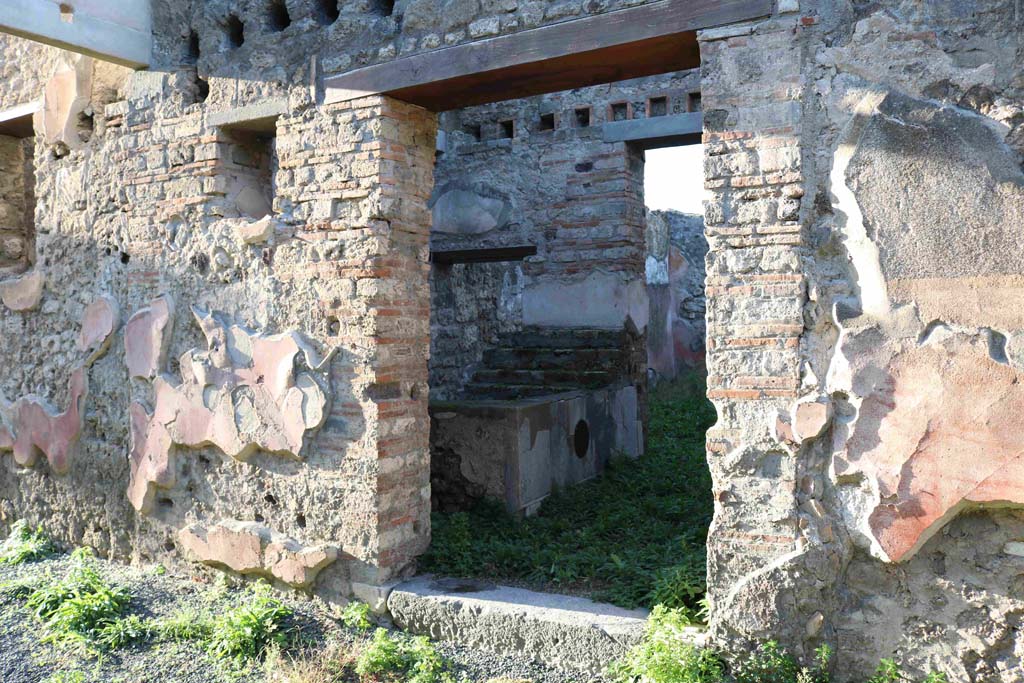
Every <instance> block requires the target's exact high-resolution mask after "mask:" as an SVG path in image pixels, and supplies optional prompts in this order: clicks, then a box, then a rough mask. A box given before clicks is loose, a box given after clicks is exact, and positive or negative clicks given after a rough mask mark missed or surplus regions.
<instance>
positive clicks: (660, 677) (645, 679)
mask: <svg viewBox="0 0 1024 683" xmlns="http://www.w3.org/2000/svg"><path fill="white" fill-rule="evenodd" d="M688 626H690V620H689V618H688V615H687V614H686V613H685V612H684V611H682V610H671V609H668V608H666V607H663V606H661V605H659V606H658V607H655V608H654V611H653V612H652V613H651V617H650V619H649V620H648V622H647V632H646V634H645V635H644V639H643V641H642V642H641V643H640V644H639V645H637V646H636V647H635V648H633V649H632V650H630V651H629V653H627V654H626V656H625V657H624V658H623V659H622V660H620V661H619V662H616V663H614V664H613V665H612V666H611V668H610V672H609V673H610V676H611V678H612V680H613V681H616V682H618V683H634V682H636V683H717V682H718V681H721V680H722V676H723V670H724V667H723V664H722V661H721V660H720V659H719V657H718V655H717V654H716V653H715V652H713V651H712V650H708V649H704V648H698V647H696V646H694V645H693V644H692V643H691V642H689V640H688V638H687V634H686V628H687V627H688Z"/></svg>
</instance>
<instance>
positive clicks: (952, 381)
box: [703, 2, 1024, 681]
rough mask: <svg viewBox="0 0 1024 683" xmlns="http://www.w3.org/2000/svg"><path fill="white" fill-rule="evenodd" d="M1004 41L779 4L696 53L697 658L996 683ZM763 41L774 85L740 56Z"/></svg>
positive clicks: (1009, 225) (1015, 109)
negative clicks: (703, 459) (734, 652)
mask: <svg viewBox="0 0 1024 683" xmlns="http://www.w3.org/2000/svg"><path fill="white" fill-rule="evenodd" d="M1022 19H1024V17H1022V16H1021V11H1020V7H1019V6H1018V5H1016V4H1015V3H1012V2H995V3H986V4H985V7H984V8H981V7H979V6H978V5H977V4H975V3H966V2H954V3H938V2H924V3H920V2H914V3H911V2H882V3H873V4H872V5H870V6H869V5H862V4H856V3H855V4H847V3H842V2H820V3H809V2H803V3H801V16H799V17H794V21H793V23H792V24H791V28H788V29H787V28H786V27H785V24H784V23H776V22H770V23H765V24H761V25H760V26H757V27H753V28H752V29H751V30H750V31H739V30H732V31H720V32H717V33H716V32H713V31H712V32H708V33H707V34H705V35H704V36H703V41H704V43H703V55H704V57H705V66H704V74H705V77H704V81H703V86H704V105H705V117H706V121H708V122H709V123H708V128H709V129H710V130H711V131H712V137H713V138H718V140H716V141H712V142H711V143H710V144H709V145H708V171H709V176H708V183H709V186H710V187H711V189H712V191H713V192H714V193H715V199H714V200H713V201H712V202H711V205H710V206H709V207H708V222H709V234H710V235H712V254H711V256H710V258H709V281H708V287H709V289H708V291H709V303H708V307H709V329H710V335H709V344H710V345H711V348H712V351H711V353H710V357H709V364H710V368H711V373H712V382H711V384H712V389H711V391H710V395H711V396H712V398H713V399H714V400H715V401H716V405H717V406H718V408H719V414H720V421H719V424H718V425H716V427H715V428H714V429H713V430H712V432H711V433H710V434H709V455H710V462H711V465H712V471H713V475H714V480H715V492H716V500H717V501H718V502H717V505H716V518H715V522H714V526H713V528H712V532H711V537H710V547H709V551H710V552H709V572H710V574H709V580H710V583H711V586H712V596H713V600H714V605H715V610H714V614H715V618H714V623H713V630H714V632H715V634H716V636H717V637H719V638H724V639H729V638H735V637H760V638H763V637H766V636H768V635H769V634H770V633H773V632H776V633H777V632H780V631H784V632H788V633H789V634H790V636H789V638H790V642H791V643H792V645H791V646H792V647H794V648H796V649H801V648H803V651H804V652H807V653H809V652H810V651H811V649H812V648H813V647H814V646H815V645H816V644H817V643H819V642H823V641H826V642H836V643H838V644H839V654H838V665H837V666H838V671H839V672H840V678H841V679H843V680H845V678H844V677H846V678H849V679H850V680H858V677H863V675H864V673H865V672H867V671H868V670H869V669H870V667H871V666H872V663H873V662H874V661H877V659H878V658H880V657H893V656H894V657H896V658H898V659H901V660H902V661H904V662H906V663H907V664H908V665H909V666H910V667H912V668H914V667H916V668H918V669H920V670H927V669H930V668H934V669H940V670H944V671H946V672H947V674H948V675H949V677H950V680H975V681H1008V680H1009V681H1017V680H1021V674H1020V672H1021V653H1022V645H1021V642H1020V639H1019V637H1017V636H1015V635H1014V631H1013V624H1014V623H1016V621H1017V620H1018V619H1019V614H1020V613H1021V611H1020V610H1021V608H1022V603H1021V602H1020V599H1019V586H1018V583H1019V579H1018V578H1017V574H1018V573H1019V563H1020V559H1019V556H1018V555H1016V554H1015V553H1016V549H1017V546H1016V545H1015V539H1016V538H1017V537H1020V536H1022V535H1024V527H1022V526H1021V523H1022V519H1024V518H1022V517H1021V514H1020V513H1019V512H1017V511H1016V508H1020V507H1022V505H1024V498H1022V496H1021V492H1020V491H1019V483H1018V482H1019V475H1016V474H1015V473H1016V472H1017V464H1016V461H1017V459H1019V457H1020V454H1021V448H1020V444H1015V443H1014V440H1015V439H1016V434H1017V433H1018V432H1019V431H1020V426H1021V425H1020V414H1021V408H1022V407H1024V401H1022V397H1021V396H1020V395H1019V393H1018V388H1017V387H1018V385H1019V381H1020V373H1021V366H1020V363H1019V360H1018V359H1017V358H1015V357H1014V356H1013V353H1012V351H1010V349H1013V348H1015V346H1016V345H1017V344H1018V343H1019V342H1017V341H1016V340H1017V339H1018V338H1019V336H1020V333H1021V325H1020V321H1019V319H1018V318H1019V316H1018V314H1017V313H1016V312H1015V311H1017V310H1018V309H1019V296H1020V274H1021V272H1022V270H1024V260H1022V259H1024V257H1022V254H1024V250H1022V248H1021V246H1022V245H1021V242H1020V234H1021V229H1020V226H1021V225H1024V214H1022V213H1021V199H1022V197H1024V195H1022V189H1024V184H1022V182H1021V158H1022V151H1024V148H1022V145H1021V137H1020V136H1021V133H1022V131H1024V127H1022V123H1024V116H1022V114H1021V112H1022V103H1021V101H1022V98H1021V95H1022V92H1021V84H1022V81H1021V72H1022V61H1021V54H1022V53H1021V47H1022V45H1021V42H1020V41H1021V38H1020V29H1021V26H1022ZM785 34H788V35H790V36H795V37H796V40H795V41H794V42H795V44H796V46H801V47H795V48H793V49H792V50H791V51H790V52H789V53H788V54H789V58H791V59H793V60H795V62H797V63H798V64H799V66H797V67H794V66H793V65H789V66H788V68H784V69H783V71H779V70H777V69H776V68H775V67H774V65H773V67H772V68H771V69H769V68H767V66H766V65H765V64H764V63H762V62H757V61H756V60H755V59H754V58H753V54H752V52H751V51H752V50H760V51H764V50H767V49H771V48H773V47H774V48H776V51H775V52H773V54H775V55H776V56H777V57H779V58H780V59H785V57H783V56H782V55H781V54H780V53H779V52H778V49H777V48H778V43H776V42H775V41H776V39H777V37H781V35H785ZM794 68H795V71H794V70H793V69H794ZM787 73H788V75H786V74H787ZM795 73H799V74H800V76H799V78H794V77H793V74H795ZM769 78H772V79H774V81H775V83H777V84H778V85H777V86H776V87H775V89H774V91H772V92H771V93H770V94H769V95H765V96H764V98H763V100H762V101H761V102H755V101H752V100H753V99H754V97H752V96H751V95H742V94H741V93H740V92H739V91H738V90H737V89H736V88H738V87H740V86H741V84H745V85H746V87H748V88H750V87H752V86H753V85H754V84H755V83H757V82H759V81H762V80H764V79H769ZM766 100H767V101H766ZM750 132H754V138H755V140H754V141H751V142H745V141H744V140H745V139H746V138H747V137H748V136H749V135H750ZM784 138H789V139H790V140H791V142H789V143H783V142H782V139H784ZM785 144H789V145H792V151H791V153H790V159H792V160H793V161H795V162H796V163H795V164H794V165H793V166H792V167H791V168H792V169H793V171H795V173H793V174H790V175H789V176H788V177H787V176H785V175H784V174H779V175H775V176H774V177H773V176H772V175H771V173H772V172H774V168H772V167H769V168H766V163H767V164H776V163H777V162H778V161H779V160H780V158H781V156H780V152H779V150H780V148H781V147H782V146H783V145H785ZM751 171H753V173H751ZM749 176H755V177H757V178H758V179H757V181H755V182H751V180H752V179H751V180H748V177H749ZM719 178H723V179H725V182H722V181H720V180H719ZM787 180H792V181H793V182H795V183H796V185H798V186H791V185H788V184H786V181H787ZM766 185H767V187H765V186H766ZM754 188H758V189H756V190H755V189H754ZM771 188H774V191H773V192H768V191H766V190H768V189H771ZM773 198H774V199H775V202H774V203H771V202H772V199H773ZM786 198H792V199H795V200H797V203H796V207H795V208H796V211H795V212H792V211H788V212H787V211H786V207H785V206H784V200H785V199H786ZM785 213H788V216H784V214H785ZM780 218H783V219H784V218H789V221H786V220H782V221H781V224H780V222H779V219H780ZM790 221H791V222H790ZM786 225H792V228H787V227H785V226H786ZM776 226H778V227H776ZM789 235H792V236H789ZM752 247H754V248H756V251H757V252H758V254H759V255H756V256H755V255H754V254H753V253H750V252H753V251H754V249H752ZM789 274H793V275H796V276H797V277H796V278H791V276H790V275H789ZM723 276H724V277H723ZM720 278H721V285H720V284H719V282H720ZM790 281H791V282H793V285H786V284H783V283H786V282H790ZM769 283H774V284H769ZM790 287H793V289H789V288H790ZM751 299H753V300H754V301H751ZM755 301H756V303H755ZM752 323H756V324H752ZM772 332H774V334H775V340H774V341H773V342H767V341H765V342H761V341H758V338H761V337H767V336H769V334H770V333H772ZM794 333H795V335H796V336H795V338H792V337H790V336H789V335H792V334H794ZM744 347H746V348H748V349H749V350H748V351H746V352H745V353H737V352H736V350H737V349H739V348H744ZM790 349H791V350H790ZM975 533H978V534H983V535H984V538H979V539H978V543H977V544H975V545H972V544H971V543H970V542H969V541H967V540H966V539H967V538H968V537H969V536H970V535H972V534H975ZM754 558H757V559H754ZM1015 566H1016V567H1018V570H1017V571H1015V570H1014V569H1013V567H1015Z"/></svg>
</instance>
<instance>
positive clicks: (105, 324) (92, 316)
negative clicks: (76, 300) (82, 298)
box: [78, 295, 120, 365]
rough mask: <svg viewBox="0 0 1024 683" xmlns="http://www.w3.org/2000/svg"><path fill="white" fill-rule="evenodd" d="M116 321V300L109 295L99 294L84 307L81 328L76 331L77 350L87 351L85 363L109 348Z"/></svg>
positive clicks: (117, 316)
mask: <svg viewBox="0 0 1024 683" xmlns="http://www.w3.org/2000/svg"><path fill="white" fill-rule="evenodd" d="M118 322H120V310H119V309H118V306H117V302H116V301H114V300H113V299H112V298H111V297H109V296H105V295H104V296H100V297H98V298H97V299H96V300H95V301H93V302H92V303H91V304H89V305H88V306H87V307H86V309H85V313H84V314H83V315H82V328H81V331H80V332H79V333H78V350H79V351H87V352H88V354H89V355H88V358H87V359H86V364H87V365H88V364H90V363H92V362H93V361H94V360H96V359H97V358H99V357H100V356H102V355H103V354H104V353H105V352H106V350H107V348H109V346H110V339H111V337H112V336H113V334H114V330H116V329H117V324H118Z"/></svg>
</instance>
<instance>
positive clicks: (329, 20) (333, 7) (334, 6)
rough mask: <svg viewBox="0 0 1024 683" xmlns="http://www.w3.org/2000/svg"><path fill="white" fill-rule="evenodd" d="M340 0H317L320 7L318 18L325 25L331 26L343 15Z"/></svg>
mask: <svg viewBox="0 0 1024 683" xmlns="http://www.w3.org/2000/svg"><path fill="white" fill-rule="evenodd" d="M338 1H339V0H317V2H318V5H319V7H318V9H319V11H318V12H317V19H318V20H319V21H320V23H321V24H323V25H324V26H330V25H331V24H333V23H334V22H336V21H337V20H338V17H340V16H341V10H340V9H339V8H338Z"/></svg>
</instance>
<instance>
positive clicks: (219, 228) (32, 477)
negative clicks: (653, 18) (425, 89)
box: [0, 69, 436, 599]
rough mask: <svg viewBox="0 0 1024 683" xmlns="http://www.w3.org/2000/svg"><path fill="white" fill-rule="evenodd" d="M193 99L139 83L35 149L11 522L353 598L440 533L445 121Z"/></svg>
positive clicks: (13, 320) (358, 104) (10, 412)
mask: <svg viewBox="0 0 1024 683" xmlns="http://www.w3.org/2000/svg"><path fill="white" fill-rule="evenodd" d="M90 73H95V72H90ZM102 82H104V81H103V80H102V79H93V80H92V81H83V80H81V79H75V78H72V79H69V81H65V82H64V84H63V85H60V86H54V85H53V82H51V86H53V87H54V88H55V90H54V92H55V93H59V94H66V93H67V90H61V88H68V87H70V88H77V87H80V86H82V84H83V83H87V84H89V90H88V91H86V92H80V91H74V90H73V92H74V93H77V94H76V95H75V97H70V98H63V99H59V101H61V102H65V101H74V102H76V103H77V106H79V107H81V108H84V107H88V106H90V104H89V103H90V102H95V101H96V98H97V97H98V96H99V95H98V93H97V88H98V86H99V85H100V84H101V83H102ZM68 83H70V84H71V85H68ZM194 85H195V84H194V78H193V76H192V73H191V72H190V71H189V70H187V69H186V70H184V71H177V72H171V73H159V72H151V73H139V74H134V75H127V74H125V79H124V80H123V82H122V83H121V84H120V90H121V92H123V93H124V94H125V97H124V99H121V100H118V101H115V102H112V103H110V104H108V105H106V106H105V108H104V109H103V110H102V113H97V114H95V116H96V118H97V120H96V122H95V123H96V125H95V127H94V129H93V135H92V136H91V137H84V136H81V135H79V133H80V129H79V128H78V127H77V126H76V125H72V126H70V127H64V126H63V125H60V121H58V119H60V116H59V114H61V113H63V114H64V115H65V116H66V117H68V118H69V119H70V120H72V121H77V119H76V116H77V115H78V114H79V113H81V111H82V109H81V108H80V109H78V110H75V109H74V108H72V109H70V110H66V111H60V108H59V107H50V106H49V105H50V104H51V103H50V101H49V100H48V108H47V112H53V113H54V114H55V116H54V117H53V121H56V122H57V123H58V125H57V126H56V127H55V128H53V129H52V132H53V135H54V136H55V137H56V138H59V137H60V135H61V134H66V135H71V136H72V137H71V138H68V139H54V140H52V141H48V140H47V138H45V137H43V136H40V137H39V138H38V140H37V146H36V157H35V160H36V180H37V182H36V195H37V200H38V201H37V210H36V229H37V241H36V254H35V262H36V267H35V268H34V270H33V271H31V272H30V273H29V274H28V275H26V276H23V277H21V278H19V279H16V280H12V281H5V282H3V283H0V293H3V294H4V298H3V301H4V304H5V307H4V309H3V311H2V314H0V326H2V330H3V331H2V333H3V336H4V338H5V339H25V340H28V339H32V340H36V341H35V342H34V343H25V344H17V345H5V348H4V349H3V351H2V352H0V524H2V525H3V526H5V527H6V526H8V525H9V524H10V523H11V522H12V521H13V520H14V519H16V518H19V517H25V518H27V519H29V520H30V522H31V523H33V524H35V523H42V524H43V525H44V526H45V527H46V528H47V530H48V531H49V532H50V533H52V534H53V535H54V537H56V538H57V539H59V540H62V541H65V542H68V543H73V544H86V545H90V546H93V547H94V548H96V549H97V550H98V551H99V552H100V553H101V554H103V555H107V556H111V557H115V558H119V559H124V560H131V561H135V562H162V563H164V564H165V565H167V566H191V562H199V563H202V564H206V565H209V566H213V567H217V568H227V569H231V570H234V571H237V572H240V573H243V574H256V575H262V576H266V577H267V578H270V579H273V580H275V581H277V582H279V583H280V584H281V585H290V586H295V587H300V588H307V587H311V588H314V589H315V590H316V591H317V593H319V594H320V595H323V596H324V597H327V598H331V599H341V598H344V597H345V596H348V595H350V594H351V592H352V591H353V590H355V591H357V592H360V591H362V590H363V589H362V588H361V586H370V585H379V584H381V583H383V582H387V581H389V580H391V579H392V578H395V577H397V576H401V575H404V574H407V573H408V572H409V571H410V570H411V568H412V567H413V564H414V559H415V557H416V556H418V555H419V554H421V553H422V552H423V550H424V549H425V547H426V543H427V539H428V538H429V509H430V508H429V506H430V501H429V461H428V459H429V454H428V446H427V434H428V417H427V410H426V400H427V393H428V392H427V366H426V359H427V354H428V336H429V312H428V302H427V301H426V300H425V299H424V298H423V297H422V293H423V292H425V291H427V287H428V280H427V276H428V270H427V266H426V262H427V233H428V226H429V212H428V209H427V201H428V199H429V194H430V189H431V187H432V186H433V180H432V178H433V157H434V141H435V137H436V123H435V117H434V116H433V115H430V114H428V113H427V112H424V111H423V110H420V109H418V108H416V107H411V106H408V105H404V104H402V103H398V102H394V101H390V100H387V99H385V98H379V97H378V98H368V99H365V100H360V101H355V102H351V103H347V104H344V105H332V106H329V107H322V108H317V107H312V106H309V101H308V99H307V100H304V99H302V97H298V98H297V99H296V100H295V102H296V104H295V106H294V108H292V109H291V110H290V111H289V112H288V113H286V115H284V116H282V117H281V118H280V119H279V120H278V122H277V125H276V126H275V127H272V128H271V129H270V130H269V131H255V132H253V131H250V130H247V129H246V126H245V123H244V121H243V122H242V125H241V126H240V127H235V128H230V129H228V128H218V127H216V126H214V125H211V123H210V122H209V121H208V117H209V115H210V113H211V112H210V110H209V109H206V108H204V107H203V106H201V104H199V103H198V102H197V98H198V97H199V95H200V93H198V92H197V91H196V89H195V87H194ZM298 90H299V92H300V93H302V92H304V91H305V92H307V93H308V91H307V90H305V88H304V86H299V89H298ZM48 92H49V90H48ZM40 94H41V93H40ZM48 97H49V95H48ZM55 101H56V100H55ZM7 104H8V102H6V101H4V102H0V108H4V107H6V106H7ZM36 285H38V286H37V288H36V289H33V286H36ZM30 290H31V291H30ZM9 292H13V293H14V294H18V295H20V298H19V297H15V296H13V294H12V296H7V294H8V293H9ZM11 302H13V303H11ZM14 303H16V304H17V305H16V306H15V305H13V304H14ZM8 304H10V305H8ZM363 594H364V595H367V597H372V592H371V593H369V594H366V593H363Z"/></svg>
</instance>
